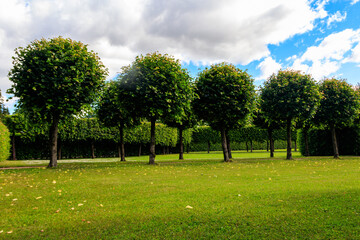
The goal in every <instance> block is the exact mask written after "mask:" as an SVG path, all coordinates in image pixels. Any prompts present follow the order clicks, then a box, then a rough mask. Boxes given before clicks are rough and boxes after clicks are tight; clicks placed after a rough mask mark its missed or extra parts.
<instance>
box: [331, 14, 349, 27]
mask: <svg viewBox="0 0 360 240" xmlns="http://www.w3.org/2000/svg"><path fill="white" fill-rule="evenodd" d="M346 15H347V14H346V12H345V13H344V14H343V15H342V14H341V13H340V12H339V11H337V12H336V13H334V14H333V15H331V16H330V17H329V18H328V20H327V26H328V27H329V26H330V25H331V24H332V23H334V22H342V21H344V20H345V19H346Z"/></svg>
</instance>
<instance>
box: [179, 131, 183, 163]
mask: <svg viewBox="0 0 360 240" xmlns="http://www.w3.org/2000/svg"><path fill="white" fill-rule="evenodd" d="M179 143H180V152H179V160H184V143H183V130H182V128H179Z"/></svg>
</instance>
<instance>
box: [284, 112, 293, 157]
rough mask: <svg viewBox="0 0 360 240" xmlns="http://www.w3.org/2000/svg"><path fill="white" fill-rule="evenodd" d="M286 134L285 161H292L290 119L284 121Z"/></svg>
mask: <svg viewBox="0 0 360 240" xmlns="http://www.w3.org/2000/svg"><path fill="white" fill-rule="evenodd" d="M286 133H287V150H286V160H292V159H293V158H292V155H291V118H288V119H287V121H286Z"/></svg>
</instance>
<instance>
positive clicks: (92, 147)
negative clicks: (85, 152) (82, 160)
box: [91, 141, 95, 159]
mask: <svg viewBox="0 0 360 240" xmlns="http://www.w3.org/2000/svg"><path fill="white" fill-rule="evenodd" d="M91 158H92V159H94V158H95V144H94V141H91Z"/></svg>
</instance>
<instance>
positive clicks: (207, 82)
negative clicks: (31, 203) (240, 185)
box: [193, 63, 255, 162]
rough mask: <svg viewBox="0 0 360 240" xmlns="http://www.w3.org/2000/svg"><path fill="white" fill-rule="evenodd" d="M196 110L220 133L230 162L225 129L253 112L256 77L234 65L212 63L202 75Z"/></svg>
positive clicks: (197, 83)
mask: <svg viewBox="0 0 360 240" xmlns="http://www.w3.org/2000/svg"><path fill="white" fill-rule="evenodd" d="M195 93H196V95H197V96H198V98H196V99H194V104H193V106H194V111H195V113H196V115H197V116H198V117H199V119H202V120H204V121H206V122H208V123H209V125H210V126H211V127H212V128H214V129H216V130H218V131H220V132H221V138H222V148H223V154H224V161H225V162H228V161H230V159H229V152H228V149H227V140H226V132H227V131H229V130H231V129H233V128H235V127H237V126H238V125H239V124H241V123H242V121H244V120H245V118H246V116H247V115H248V114H249V113H250V112H251V109H252V105H253V101H254V94H255V92H254V85H253V79H252V78H251V76H250V75H249V74H248V73H247V72H246V71H242V70H240V69H238V68H236V67H235V66H234V65H232V64H227V63H220V64H215V65H212V66H211V67H210V68H207V69H205V70H204V71H202V72H201V73H200V74H199V77H198V79H197V82H196V91H195Z"/></svg>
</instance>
